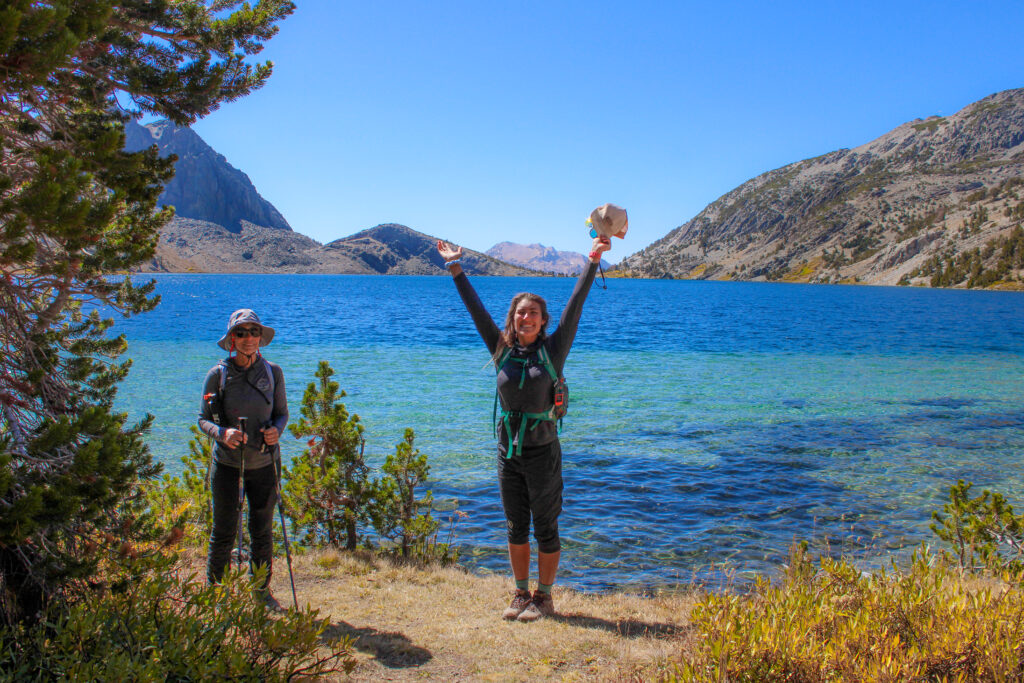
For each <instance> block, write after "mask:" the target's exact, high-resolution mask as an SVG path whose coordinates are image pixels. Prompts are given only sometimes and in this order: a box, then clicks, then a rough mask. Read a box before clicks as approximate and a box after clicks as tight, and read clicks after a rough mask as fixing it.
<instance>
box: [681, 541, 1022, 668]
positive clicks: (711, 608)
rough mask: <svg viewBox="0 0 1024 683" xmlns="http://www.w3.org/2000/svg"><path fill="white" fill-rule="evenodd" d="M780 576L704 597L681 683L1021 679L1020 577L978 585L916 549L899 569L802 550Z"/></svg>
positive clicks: (694, 619)
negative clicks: (814, 558)
mask: <svg viewBox="0 0 1024 683" xmlns="http://www.w3.org/2000/svg"><path fill="white" fill-rule="evenodd" d="M796 555H797V563H798V564H797V566H798V567H799V569H798V570H794V569H793V567H792V565H791V569H790V571H789V572H788V573H787V575H786V576H785V577H784V579H783V580H782V581H781V582H779V583H777V584H776V583H774V582H772V581H771V580H769V579H764V578H759V579H757V580H756V583H755V585H754V586H753V589H752V590H751V592H750V593H749V594H747V595H709V596H707V597H705V598H704V599H703V600H702V601H701V602H700V603H699V604H698V606H697V607H696V608H695V609H694V611H693V613H692V615H691V619H692V622H693V625H694V627H695V628H696V630H697V633H698V637H697V639H696V644H695V646H694V648H693V650H692V652H691V653H690V655H689V656H688V657H687V658H685V659H684V661H683V662H681V663H680V665H679V666H678V668H677V670H676V672H675V679H676V680H701V681H705V680H716V681H722V680H727V681H807V682H812V681H852V680H871V681H881V680H887V681H911V680H961V681H964V680H969V681H979V680H981V681H1006V680H1020V679H1021V677H1022V676H1024V594H1022V591H1021V587H1020V581H1019V580H1020V578H1021V575H1015V576H1011V577H1007V578H1008V579H1010V580H1009V581H994V580H993V581H979V580H978V579H977V578H975V577H971V576H970V575H968V576H965V575H964V574H963V573H961V572H960V571H958V570H957V569H955V568H953V567H951V566H950V565H948V564H947V563H945V562H944V561H943V560H942V559H941V558H936V557H935V556H932V555H930V554H929V553H928V552H927V551H926V550H922V551H920V552H918V553H917V554H916V555H915V557H914V559H913V562H912V563H911V566H910V567H909V568H908V569H905V570H898V569H893V570H892V571H891V572H884V571H883V572H876V573H873V574H865V573H862V572H860V571H859V570H858V569H856V568H855V567H853V566H852V565H851V564H849V563H847V562H843V561H835V560H831V559H828V558H822V559H821V560H820V562H819V564H818V565H817V566H816V567H815V565H814V564H813V563H812V562H811V561H810V560H809V559H808V558H807V557H806V556H805V555H804V554H803V552H802V551H801V552H797V553H796Z"/></svg>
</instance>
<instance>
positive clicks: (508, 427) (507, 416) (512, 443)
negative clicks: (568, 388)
mask: <svg viewBox="0 0 1024 683" xmlns="http://www.w3.org/2000/svg"><path fill="white" fill-rule="evenodd" d="M537 355H538V357H539V358H540V361H541V363H543V365H544V367H545V369H547V371H548V374H549V375H551V381H553V382H557V381H558V372H557V371H556V370H555V365H554V363H552V362H551V355H550V354H549V353H548V351H547V349H546V348H544V345H543V344H541V346H540V348H539V349H537ZM511 356H512V349H510V348H508V347H505V349H504V350H502V352H501V355H499V356H498V360H497V361H495V363H494V370H495V374H497V373H499V372H501V369H502V368H503V367H504V366H505V363H506V362H508V361H509V360H513V361H516V362H519V363H522V364H523V366H524V367H523V373H522V375H521V376H520V378H519V386H520V388H521V387H522V383H523V380H524V379H525V378H526V368H525V366H526V365H527V364H528V360H527V359H525V358H523V359H519V358H511ZM514 415H518V416H519V431H518V434H513V433H512V432H513V430H512V421H511V418H512V417H513V416H514ZM531 420H532V421H533V424H532V425H529V426H527V425H528V424H529V422H530V421H531ZM544 421H549V422H556V421H557V422H558V431H559V433H561V431H562V420H561V418H555V417H553V416H552V411H550V410H549V411H547V412H544V413H523V412H520V411H508V410H505V409H504V408H503V409H502V410H501V424H502V426H503V427H504V428H505V434H506V435H507V436H508V443H509V451H508V455H507V456H506V457H509V458H511V457H512V456H514V455H519V453H520V452H522V446H523V436H524V435H525V433H526V431H527V430H529V431H533V430H534V429H536V428H537V425H539V424H540V423H541V422H544ZM491 431H492V432H493V433H497V431H498V389H497V388H495V389H494V409H493V411H492V412H491Z"/></svg>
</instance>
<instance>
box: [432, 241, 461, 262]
mask: <svg viewBox="0 0 1024 683" xmlns="http://www.w3.org/2000/svg"><path fill="white" fill-rule="evenodd" d="M437 253H438V254H440V255H441V258H443V259H444V260H445V261H454V260H455V259H459V258H462V247H460V246H456V245H454V244H451V243H450V242H445V241H444V240H438V241H437Z"/></svg>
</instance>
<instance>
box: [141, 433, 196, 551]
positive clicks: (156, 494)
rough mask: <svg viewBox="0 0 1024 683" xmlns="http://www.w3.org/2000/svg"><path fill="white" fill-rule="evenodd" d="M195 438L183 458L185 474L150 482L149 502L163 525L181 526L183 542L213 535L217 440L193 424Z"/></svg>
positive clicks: (193, 543)
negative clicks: (212, 489) (212, 496)
mask: <svg viewBox="0 0 1024 683" xmlns="http://www.w3.org/2000/svg"><path fill="white" fill-rule="evenodd" d="M190 429H191V431H192V437H193V438H192V439H191V440H189V442H188V450H189V453H188V455H185V456H183V457H182V458H181V462H182V464H184V466H185V469H184V471H183V472H182V476H181V477H172V476H171V475H169V474H165V475H164V476H163V478H162V479H160V480H159V481H149V482H146V484H145V487H144V489H143V490H144V491H145V496H146V504H147V506H148V508H149V511H150V513H151V514H152V515H153V519H154V522H155V523H156V524H157V525H158V526H159V527H160V528H161V529H172V528H176V529H179V530H180V532H181V534H182V536H183V539H182V542H183V543H185V544H186V545H190V546H201V545H203V544H204V543H206V541H207V539H209V537H210V530H211V529H212V528H213V511H212V510H211V508H210V481H209V477H210V461H211V459H212V457H213V443H212V440H211V439H210V437H208V436H206V435H205V434H203V433H202V432H201V431H199V428H198V427H196V426H195V425H192V426H191V427H190Z"/></svg>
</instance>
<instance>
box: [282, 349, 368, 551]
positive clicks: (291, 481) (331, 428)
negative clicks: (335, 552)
mask: <svg viewBox="0 0 1024 683" xmlns="http://www.w3.org/2000/svg"><path fill="white" fill-rule="evenodd" d="M333 375H334V370H333V369H332V368H331V366H330V365H329V364H328V363H327V361H320V365H319V367H318V369H317V371H316V376H317V378H318V379H319V380H320V381H319V384H317V383H314V382H310V383H309V386H308V387H306V391H305V393H304V394H303V396H302V419H301V420H299V421H298V422H297V423H295V424H291V425H289V426H288V429H289V430H291V433H292V435H293V436H295V438H297V439H299V438H306V439H307V446H308V448H306V449H305V450H303V451H302V455H300V456H299V457H298V458H296V459H295V460H294V461H293V462H292V466H291V467H290V468H287V469H285V471H284V473H283V476H282V479H283V480H284V481H286V483H285V486H284V497H285V502H286V503H287V510H288V516H289V517H291V519H292V522H293V529H295V530H296V531H299V532H301V533H302V534H303V536H302V537H301V540H302V542H304V543H307V544H309V545H319V544H321V543H322V542H323V541H324V540H326V542H327V543H328V544H329V545H331V546H333V547H335V548H340V547H342V545H344V547H345V548H347V549H348V550H355V549H356V547H357V543H358V535H357V529H358V525H359V524H360V523H365V522H368V521H369V518H370V511H369V509H368V506H369V504H370V502H371V498H372V496H373V491H374V486H373V483H372V482H371V481H370V479H369V471H370V468H369V467H367V465H366V462H365V460H364V459H363V451H362V443H363V438H362V434H363V425H361V424H360V423H359V416H358V415H349V413H348V410H347V409H346V408H345V404H344V403H339V402H338V399H339V398H343V397H344V396H345V392H344V391H340V390H339V387H338V383H337V382H334V381H332V380H331V377H332V376H333Z"/></svg>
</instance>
